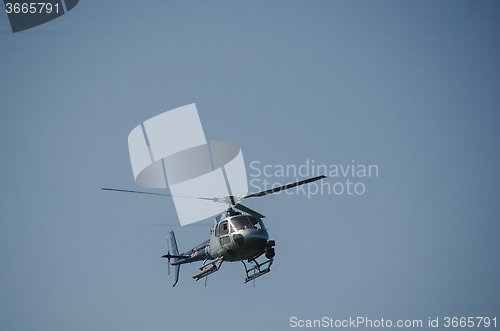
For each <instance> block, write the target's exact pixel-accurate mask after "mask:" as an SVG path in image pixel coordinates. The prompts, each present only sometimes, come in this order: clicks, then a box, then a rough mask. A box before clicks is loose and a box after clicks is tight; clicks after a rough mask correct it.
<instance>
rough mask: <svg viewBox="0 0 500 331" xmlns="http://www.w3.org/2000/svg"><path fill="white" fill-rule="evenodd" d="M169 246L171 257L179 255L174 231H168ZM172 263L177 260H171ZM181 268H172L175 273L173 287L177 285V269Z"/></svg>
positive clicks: (176, 266)
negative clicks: (170, 246) (170, 247)
mask: <svg viewBox="0 0 500 331" xmlns="http://www.w3.org/2000/svg"><path fill="white" fill-rule="evenodd" d="M170 244H171V245H172V255H179V248H177V241H176V240H175V235H174V230H171V231H170ZM173 259H174V262H176V261H177V260H178V258H173ZM180 268H181V266H180V265H175V266H174V271H175V275H174V276H175V283H174V285H173V286H175V285H176V284H177V282H178V281H179V269H180Z"/></svg>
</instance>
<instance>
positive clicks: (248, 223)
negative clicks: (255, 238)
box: [231, 216, 263, 230]
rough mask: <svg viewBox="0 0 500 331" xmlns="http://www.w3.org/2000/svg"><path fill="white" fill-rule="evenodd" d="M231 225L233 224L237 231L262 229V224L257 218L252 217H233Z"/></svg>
mask: <svg viewBox="0 0 500 331" xmlns="http://www.w3.org/2000/svg"><path fill="white" fill-rule="evenodd" d="M231 223H232V224H233V226H234V228H235V229H236V230H243V229H259V230H260V229H262V228H263V227H262V223H261V222H260V220H259V219H258V218H256V217H251V216H238V217H233V218H232V219H231Z"/></svg>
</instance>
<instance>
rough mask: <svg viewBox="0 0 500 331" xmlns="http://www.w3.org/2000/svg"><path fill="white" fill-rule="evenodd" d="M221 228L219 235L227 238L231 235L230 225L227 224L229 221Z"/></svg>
mask: <svg viewBox="0 0 500 331" xmlns="http://www.w3.org/2000/svg"><path fill="white" fill-rule="evenodd" d="M219 228H220V230H219V234H220V235H221V236H225V235H227V234H228V233H229V224H228V223H227V221H224V222H222V223H221V224H220V227H219Z"/></svg>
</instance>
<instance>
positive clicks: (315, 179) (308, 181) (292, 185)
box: [239, 176, 326, 201]
mask: <svg viewBox="0 0 500 331" xmlns="http://www.w3.org/2000/svg"><path fill="white" fill-rule="evenodd" d="M323 178H326V176H318V177H313V178H309V179H305V180H301V181H300V182H296V183H291V184H287V185H284V186H281V187H277V188H272V189H270V190H267V191H262V192H257V193H253V194H249V195H245V196H244V197H241V198H240V199H239V200H240V201H241V200H243V199H246V198H252V197H262V196H264V195H268V194H272V193H276V192H279V191H283V190H288V189H289V188H292V187H295V186H299V185H303V184H308V183H312V182H314V181H317V180H319V179H323Z"/></svg>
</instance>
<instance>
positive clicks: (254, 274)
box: [241, 259, 274, 284]
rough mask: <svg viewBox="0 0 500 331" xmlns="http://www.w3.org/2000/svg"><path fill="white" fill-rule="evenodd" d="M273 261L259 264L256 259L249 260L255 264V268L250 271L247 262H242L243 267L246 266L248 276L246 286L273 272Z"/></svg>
mask: <svg viewBox="0 0 500 331" xmlns="http://www.w3.org/2000/svg"><path fill="white" fill-rule="evenodd" d="M273 261H274V260H273V259H269V260H267V261H264V262H262V263H259V262H257V260H255V259H249V260H248V262H252V263H254V266H253V267H251V268H250V269H248V268H247V265H246V263H245V261H241V263H243V265H244V266H245V272H246V274H247V276H246V278H245V284H246V283H248V282H249V281H251V280H254V279H255V278H258V277H260V276H262V275H265V274H267V273H268V272H269V271H271V265H272V264H273ZM266 265H267V266H266Z"/></svg>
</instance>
